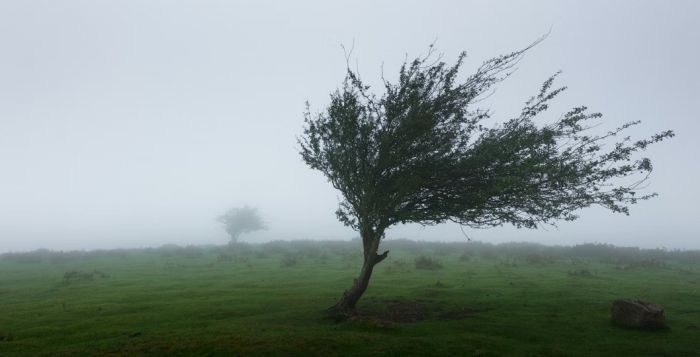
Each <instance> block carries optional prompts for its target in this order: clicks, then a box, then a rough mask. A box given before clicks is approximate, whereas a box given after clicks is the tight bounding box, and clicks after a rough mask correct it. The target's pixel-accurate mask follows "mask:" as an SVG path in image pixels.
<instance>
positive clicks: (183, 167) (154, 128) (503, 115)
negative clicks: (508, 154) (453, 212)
mask: <svg viewBox="0 0 700 357" xmlns="http://www.w3.org/2000/svg"><path fill="white" fill-rule="evenodd" d="M699 17H700V2H697V1H669V2H667V1H615V2H611V1H576V2H574V1H533V2H515V1H513V2H507V3H506V2H493V1H401V2H390V1H348V2H329V1H313V2H312V1H305V2H296V1H295V2H290V1H277V2H270V1H238V2H232V1H201V0H198V1H171V0H169V1H93V0H86V1H60V2H58V1H49V0H46V1H30V0H29V1H28V0H22V1H19V0H17V1H2V2H0V252H2V251H16V250H30V249H37V248H50V249H94V248H114V247H144V246H157V245H161V244H164V243H176V244H183V245H186V244H224V243H226V242H228V237H227V235H226V233H225V231H224V229H223V227H222V226H221V225H220V224H219V223H217V222H216V221H215V218H216V217H217V216H218V215H220V214H222V213H223V212H224V211H226V210H227V209H228V208H230V207H234V206H242V205H244V204H249V205H252V206H256V207H258V208H259V209H260V212H261V214H262V215H263V217H264V219H265V220H266V222H267V223H268V226H269V230H267V231H264V232H256V233H252V234H249V235H243V236H242V237H241V240H242V241H248V242H262V241H268V240H276V239H350V238H352V237H355V236H356V234H355V232H353V231H352V230H351V229H348V228H346V227H343V226H342V224H340V223H339V222H338V221H337V220H336V219H335V215H334V212H335V210H336V208H337V203H338V200H339V194H338V193H337V192H335V191H334V190H333V188H332V187H331V185H330V184H329V183H327V182H326V180H325V178H324V177H323V176H322V175H321V174H320V173H319V172H316V171H312V170H311V169H309V168H308V167H306V166H305V165H304V163H303V162H302V161H301V159H300V157H299V155H298V152H297V149H298V146H297V144H296V136H297V135H299V134H300V133H301V128H302V121H303V117H302V113H303V111H304V102H305V101H306V100H309V101H310V103H311V106H312V110H313V111H320V110H322V109H323V108H324V107H325V105H326V104H327V103H328V98H329V97H328V94H329V93H330V92H331V91H332V90H334V89H335V88H336V87H338V85H339V84H340V83H341V81H342V79H343V77H344V74H345V58H344V55H343V51H342V49H341V48H340V44H345V45H346V46H348V47H351V46H352V44H353V42H354V52H353V59H352V65H353V66H357V68H358V69H359V71H360V73H361V75H362V76H363V78H364V79H365V80H366V81H367V82H368V83H370V84H378V83H379V81H378V80H379V76H380V74H381V66H382V63H383V64H384V73H385V75H386V77H387V78H388V79H390V80H391V79H394V78H395V77H396V75H395V74H396V72H397V69H398V67H399V65H400V64H401V62H402V61H403V60H404V58H405V56H406V55H408V56H409V58H412V57H415V56H418V55H421V54H424V53H425V52H426V50H427V47H428V45H429V44H431V43H433V42H435V41H436V47H437V49H438V51H440V52H443V53H444V54H445V60H447V61H448V62H452V61H453V60H454V59H455V58H456V56H457V55H458V53H459V52H460V51H462V50H466V51H467V52H468V58H467V61H466V64H465V66H464V68H463V72H462V73H463V74H464V75H468V74H470V73H471V72H472V71H473V70H474V69H475V68H476V67H477V66H478V65H479V64H480V63H481V62H482V61H484V60H486V59H488V58H490V57H492V56H495V55H498V54H502V53H506V52H510V51H513V50H517V49H520V48H522V47H524V46H526V45H527V44H529V43H531V42H532V41H534V40H535V39H537V38H539V37H540V36H542V35H543V34H545V33H547V32H548V31H549V30H550V28H551V34H550V36H549V37H548V39H547V40H546V41H544V42H543V43H541V44H540V45H538V46H537V47H535V48H534V49H533V50H531V51H530V52H529V53H528V54H527V55H526V57H525V58H524V60H523V61H522V62H521V63H520V64H519V66H518V67H519V69H518V71H517V72H516V73H515V74H514V75H513V76H512V77H511V78H510V79H509V80H507V81H505V82H503V83H501V84H500V85H499V86H498V89H497V91H496V93H495V95H493V96H492V97H491V98H489V99H488V100H486V101H484V102H483V103H481V104H482V105H483V106H484V107H488V108H491V109H492V110H493V111H494V113H495V114H494V117H495V118H496V119H507V118H509V117H511V116H514V115H516V114H517V113H518V112H519V110H520V109H521V107H522V104H523V103H524V101H525V100H526V99H527V98H528V97H529V96H531V95H533V94H536V92H537V90H538V89H539V87H540V85H541V83H542V82H543V81H544V80H545V79H546V78H547V77H549V76H550V75H551V74H553V73H554V72H555V71H557V70H563V74H562V75H561V76H560V77H559V80H558V81H557V83H558V84H560V85H567V86H569V90H568V91H566V92H565V93H564V94H562V95H561V96H560V97H559V98H558V99H557V100H556V105H554V106H553V107H552V109H551V110H550V111H548V112H547V113H546V114H545V115H543V116H541V117H540V119H539V120H540V122H549V121H553V120H556V119H557V118H558V117H559V115H560V114H561V113H563V112H565V111H566V110H568V109H569V108H570V107H572V106H576V105H581V104H584V105H587V106H588V107H589V108H590V109H591V111H600V112H602V113H603V114H604V118H603V119H604V120H603V124H602V125H601V126H600V127H599V128H598V130H600V131H607V130H609V129H613V128H614V127H616V126H619V125H621V124H622V123H624V122H626V121H631V120H642V124H641V125H639V126H637V127H635V128H634V129H633V130H630V131H629V134H631V135H633V138H641V137H645V136H649V135H651V134H653V133H655V132H659V131H661V130H665V129H672V130H674V131H675V132H676V134H677V136H676V137H675V138H673V139H671V140H669V141H667V142H664V143H660V144H658V145H653V146H652V147H650V149H649V151H648V152H647V153H646V155H648V156H649V157H650V158H651V159H652V162H653V164H654V167H655V171H654V172H653V174H652V178H651V180H650V186H649V188H648V191H655V192H658V193H659V194H660V196H659V197H658V198H656V199H653V200H650V201H646V202H642V203H640V204H638V205H636V206H633V207H632V209H631V216H629V217H627V216H624V215H620V214H612V213H609V212H607V211H604V210H602V209H599V208H590V209H588V210H585V211H582V212H581V219H579V220H578V221H575V222H563V223H561V224H560V225H559V228H558V229H554V228H547V230H546V231H545V230H533V231H530V230H517V229H514V228H511V227H508V226H506V227H502V228H494V229H490V230H471V229H469V230H466V229H465V231H466V233H467V234H468V235H469V237H471V238H472V239H475V240H482V241H486V242H493V243H497V242H505V241H532V242H540V243H546V244H575V243H583V242H605V243H612V244H616V245H635V246H641V247H651V248H654V247H667V248H695V249H698V248H700V239H699V238H700V237H699V235H698V233H697V232H698V230H699V229H700V223H699V221H700V220H699V219H698V218H697V213H698V210H697V204H698V202H699V201H700V185H698V184H697V182H698V179H699V178H700V175H699V170H700V168H698V162H699V161H700V160H698V155H699V154H700V144H699V143H698V140H697V136H698V132H699V131H700V124H699V120H698V115H697V109H696V108H697V105H698V104H699V103H700V71H699V70H698V66H697V63H698V55H700V25H699V24H698V21H697V19H698V18H699ZM375 88H377V87H376V86H375ZM377 89H379V88H377ZM387 237H388V238H409V239H417V240H449V241H453V240H466V238H465V237H464V235H463V234H462V232H461V231H460V229H459V226H456V225H454V224H446V225H440V226H435V227H425V228H423V227H420V226H417V225H408V226H401V227H397V228H394V229H392V230H390V231H389V232H388V233H387Z"/></svg>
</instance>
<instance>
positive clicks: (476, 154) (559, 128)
mask: <svg viewBox="0 0 700 357" xmlns="http://www.w3.org/2000/svg"><path fill="white" fill-rule="evenodd" d="M533 45H534V44H533ZM530 47H532V46H530ZM530 47H528V48H526V49H525V50H522V51H517V52H513V53H511V54H508V55H503V56H499V57H496V58H493V59H490V60H488V61H486V62H484V63H483V64H482V66H481V67H479V69H478V70H477V71H476V73H474V74H473V75H471V76H469V77H467V78H466V79H464V80H462V81H460V80H459V69H460V66H461V65H462V62H463V60H464V58H465V55H464V53H462V54H461V55H460V56H459V57H458V59H457V61H456V63H455V64H454V65H452V66H448V65H447V64H445V63H444V62H441V61H436V62H431V61H432V60H430V58H431V56H430V54H429V55H428V56H426V57H424V58H418V59H415V60H413V61H411V62H407V63H404V64H403V65H402V67H401V69H400V71H399V75H398V79H397V81H396V82H395V83H392V82H389V81H385V82H384V94H383V95H382V96H381V97H377V96H376V95H374V94H371V93H370V92H369V90H370V88H369V87H368V86H366V85H364V84H363V83H362V81H361V79H360V77H359V76H358V75H357V74H356V73H354V72H352V71H351V70H349V69H348V75H347V77H346V79H345V82H344V84H343V86H342V88H341V89H339V90H338V91H336V92H334V93H332V94H331V102H330V104H329V106H328V107H327V108H326V110H325V111H324V112H322V113H320V114H318V115H312V114H311V113H310V112H309V111H307V113H306V115H305V123H306V125H305V128H304V135H303V136H302V137H301V138H300V139H299V143H300V146H301V155H302V158H303V160H304V161H305V162H306V163H307V164H308V165H309V166H310V167H312V168H314V169H317V170H320V171H321V172H323V173H324V175H325V176H326V177H327V178H328V179H329V181H330V182H331V183H332V184H333V186H334V187H335V188H336V189H338V190H339V191H340V192H341V193H342V195H343V197H344V200H343V202H341V204H340V208H339V209H338V211H337V215H338V218H339V219H340V220H341V221H342V222H343V223H344V224H346V225H349V226H352V227H354V228H356V229H360V230H362V229H372V230H375V231H383V230H384V229H385V228H387V227H389V226H391V225H393V224H396V223H408V222H417V223H421V224H435V223H440V222H444V221H454V222H458V223H460V224H463V225H468V226H473V227H484V226H496V225H501V224H504V223H510V224H513V225H515V226H518V227H528V228H535V227H537V226H538V225H539V224H542V223H547V224H552V223H554V222H555V221H556V220H559V219H564V220H573V219H575V218H576V217H577V216H576V215H575V214H574V212H576V211H577V210H578V209H580V208H584V207H588V206H591V205H601V206H604V207H606V208H608V209H610V210H612V211H615V212H623V213H627V212H628V205H629V204H634V203H636V202H637V201H639V200H644V199H648V198H650V197H653V196H654V194H642V195H635V190H636V189H637V188H638V187H639V186H640V183H642V182H644V181H645V180H646V179H647V178H648V174H649V173H650V172H651V170H652V165H651V162H650V160H649V159H647V158H642V159H634V155H635V154H636V153H637V152H639V151H642V150H645V149H646V148H647V147H648V146H649V145H650V144H653V143H656V142H659V141H662V140H664V139H666V138H669V137H672V136H673V132H671V131H665V132H662V133H659V134H655V135H653V136H652V137H650V138H649V139H642V140H638V141H635V142H632V141H631V140H630V138H623V139H622V140H620V141H618V142H616V143H611V140H613V139H614V138H615V137H617V136H618V135H619V134H620V133H621V132H622V131H624V130H626V129H628V128H629V127H631V126H633V125H637V124H638V122H630V123H627V124H625V125H623V126H621V127H620V128H617V129H616V130H613V131H610V132H608V133H604V134H595V133H594V132H593V128H594V126H595V125H594V124H595V123H594V122H595V121H596V120H597V119H599V118H600V117H601V114H600V113H589V112H587V109H586V107H583V106H582V107H577V108H573V109H572V110H570V111H569V112H567V113H565V114H564V115H563V116H561V118H560V119H559V120H558V121H556V122H554V123H552V124H549V125H537V124H536V123H535V122H534V121H533V119H534V118H535V117H537V116H538V115H539V114H541V113H542V112H544V111H546V110H547V109H548V108H549V102H550V101H551V100H553V99H554V98H555V97H556V96H557V95H559V94H561V93H562V92H563V91H564V90H565V89H566V88H565V87H561V88H554V87H553V85H554V81H555V77H556V74H555V75H554V76H552V77H550V78H549V79H547V80H546V81H545V82H544V84H543V85H542V87H541V88H540V91H539V93H538V94H537V95H536V96H533V97H531V98H530V99H529V100H528V101H527V102H526V103H525V106H524V107H523V110H522V111H521V114H520V115H519V116H518V117H515V118H511V119H508V120H505V121H504V122H503V123H502V124H501V125H499V126H496V127H493V128H490V129H487V128H484V127H483V125H482V124H481V123H482V121H483V120H485V119H487V118H489V116H490V114H489V112H488V111H485V110H482V109H479V108H472V106H474V103H475V102H477V101H478V99H479V98H480V97H481V96H482V95H483V94H484V93H487V92H489V91H490V90H491V89H492V87H493V86H494V85H495V84H496V83H498V82H500V81H501V80H503V79H505V78H507V77H508V76H509V74H510V73H511V72H510V71H511V70H512V68H513V66H514V65H515V64H516V63H517V62H518V61H519V59H520V58H521V57H522V55H523V54H524V52H525V51H526V50H527V49H529V48H530ZM431 51H432V47H431ZM431 53H432V52H431ZM606 148H608V149H606ZM634 176H637V177H636V178H635V177H634Z"/></svg>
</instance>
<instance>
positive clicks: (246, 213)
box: [218, 206, 267, 243]
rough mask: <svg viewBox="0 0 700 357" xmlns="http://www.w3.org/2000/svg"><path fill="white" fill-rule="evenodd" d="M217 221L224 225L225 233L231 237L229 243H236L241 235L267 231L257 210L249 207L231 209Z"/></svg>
mask: <svg viewBox="0 0 700 357" xmlns="http://www.w3.org/2000/svg"><path fill="white" fill-rule="evenodd" d="M218 221H219V222H221V223H223V224H224V227H225V228H226V232H227V233H228V234H229V236H231V243H237V242H238V238H239V237H240V235H241V234H243V233H250V232H255V231H259V230H265V229H267V226H266V225H265V222H263V220H262V218H261V217H260V214H259V213H258V209H257V208H255V207H249V206H243V207H239V208H232V209H230V210H229V211H228V212H226V213H225V214H223V215H221V216H219V218H218Z"/></svg>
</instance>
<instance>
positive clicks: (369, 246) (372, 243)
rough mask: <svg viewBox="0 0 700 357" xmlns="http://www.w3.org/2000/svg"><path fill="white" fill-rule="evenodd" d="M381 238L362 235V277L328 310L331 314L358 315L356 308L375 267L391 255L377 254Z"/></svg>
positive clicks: (380, 235)
mask: <svg viewBox="0 0 700 357" xmlns="http://www.w3.org/2000/svg"><path fill="white" fill-rule="evenodd" d="M381 237H382V234H377V233H374V232H366V233H363V234H362V246H363V250H364V261H363V263H362V269H360V275H359V276H358V277H357V279H355V281H354V282H353V284H352V286H351V287H350V289H348V290H345V292H344V293H343V296H341V297H340V299H339V300H338V302H337V303H335V305H333V306H331V307H330V308H329V309H328V310H329V311H330V312H331V313H333V314H335V315H336V316H346V317H347V316H352V315H355V314H356V310H355V306H356V305H357V302H358V301H359V300H360V298H361V297H362V294H364V292H365V290H367V286H368V285H369V279H370V277H371V276H372V271H373V270H374V266H375V265H377V264H379V262H381V261H382V260H384V259H386V257H387V255H388V254H389V251H388V250H387V251H385V252H384V253H382V254H377V250H378V249H379V241H380V239H381Z"/></svg>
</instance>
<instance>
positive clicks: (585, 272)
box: [569, 269, 593, 277]
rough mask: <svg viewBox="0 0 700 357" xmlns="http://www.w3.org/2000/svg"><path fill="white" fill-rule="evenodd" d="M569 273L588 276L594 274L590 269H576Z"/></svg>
mask: <svg viewBox="0 0 700 357" xmlns="http://www.w3.org/2000/svg"><path fill="white" fill-rule="evenodd" d="M569 275H571V276H581V277H587V276H592V275H593V274H592V273H591V271H590V270H588V269H576V270H572V271H569Z"/></svg>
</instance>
